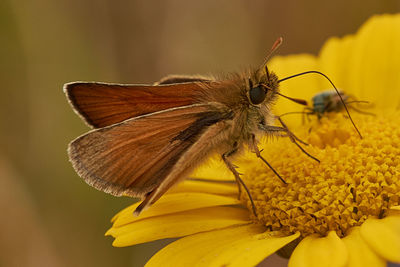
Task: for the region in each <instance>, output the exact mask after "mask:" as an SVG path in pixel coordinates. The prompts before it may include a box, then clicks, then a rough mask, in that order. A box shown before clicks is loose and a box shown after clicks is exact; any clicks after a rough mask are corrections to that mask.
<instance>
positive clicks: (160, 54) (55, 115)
mask: <svg viewBox="0 0 400 267" xmlns="http://www.w3.org/2000/svg"><path fill="white" fill-rule="evenodd" d="M398 11H400V4H399V1H398V0H383V1H373V0H367V1H362V2H359V1H345V0H338V1H329V2H327V1H317V0H313V1H311V0H310V1H260V0H256V1H239V0H229V1H228V0H223V1H212V0H205V1H183V0H167V1H151V2H150V1H137V0H135V1H112V0H98V1H94V0H90V1H89V0H88V1H79V0H58V1H51V0H37V1H27V0H20V1H15V0H3V1H1V2H0V30H1V35H0V47H1V49H0V58H1V64H0V67H1V71H0V81H1V83H2V86H1V89H0V90H1V91H0V93H1V97H0V121H1V124H0V136H1V138H0V175H2V176H3V177H1V178H0V179H4V181H6V180H7V179H8V181H9V182H10V183H6V184H7V188H5V189H6V190H8V193H9V194H3V195H2V197H0V201H1V202H0V204H1V207H8V209H6V211H7V210H8V211H9V212H10V210H13V212H10V213H6V214H3V216H4V217H6V218H8V219H7V220H2V222H1V223H0V228H3V229H14V228H15V229H14V230H12V231H15V233H13V235H6V234H5V233H4V231H3V232H1V231H0V238H1V239H0V245H1V246H0V248H3V249H1V250H0V265H4V266H10V264H12V263H13V261H12V260H10V259H12V258H13V257H16V258H18V259H19V262H20V263H21V262H22V263H24V264H23V265H24V266H36V265H40V266H46V265H49V266H50V265H51V266H54V265H60V266H142V265H143V263H144V261H145V259H146V258H147V257H149V256H150V255H151V253H154V249H155V248H157V247H160V246H161V245H162V244H161V243H159V242H154V243H150V244H144V245H139V246H135V247H130V248H113V247H112V246H111V239H110V238H105V237H104V236H103V233H104V232H105V231H106V230H107V228H108V227H109V226H110V223H109V219H110V218H111V217H112V216H113V214H115V213H116V212H117V211H118V210H120V209H122V208H123V207H125V206H127V205H128V204H129V203H132V202H133V200H131V199H128V198H115V197H112V196H109V195H106V194H104V193H102V192H98V191H96V190H94V189H92V188H90V187H89V186H87V185H86V184H85V183H84V182H83V181H82V180H81V179H80V178H79V177H78V176H77V175H76V174H75V172H74V171H73V170H72V168H71V166H70V164H69V162H68V158H67V155H66V147H67V144H68V142H69V141H71V140H72V139H74V138H75V137H77V136H78V135H80V134H82V133H84V132H85V131H87V130H88V128H87V127H86V126H85V125H84V123H83V122H82V121H80V119H79V118H78V117H77V116H76V115H75V114H74V113H73V111H72V110H71V108H70V106H69V104H68V103H67V101H66V99H65V96H64V94H63V92H62V86H63V84H64V83H66V82H70V81H76V80H86V81H109V82H118V83H151V82H153V81H156V80H158V79H160V78H161V77H162V76H164V75H166V74H170V73H175V74H191V73H204V74H207V73H213V72H219V71H227V72H229V71H235V70H240V69H241V68H242V67H243V66H248V65H257V64H259V63H260V62H261V61H262V59H263V57H264V56H265V53H266V52H267V51H268V50H269V48H270V46H271V45H272V43H273V42H274V41H275V39H276V38H277V37H278V36H283V37H284V39H285V42H284V45H283V46H282V47H281V48H280V50H279V52H278V53H279V54H289V53H302V52H308V53H317V52H318V50H319V48H320V47H321V45H322V44H323V42H324V41H325V40H326V39H327V38H328V37H330V36H342V35H345V34H349V33H353V32H355V31H356V30H357V28H358V27H359V26H360V25H361V24H362V23H363V22H364V21H365V20H366V19H367V18H368V17H369V16H371V15H372V14H378V13H385V12H388V13H394V12H398ZM1 168H3V171H2V169H1ZM5 169H12V170H13V171H11V172H9V171H4V170H5ZM10 173H14V174H10ZM3 190H4V189H3ZM17 192H18V193H17ZM11 196H13V197H11ZM19 196H21V197H19ZM27 209H28V210H30V212H27V211H26V210H27ZM22 222H23V223H22ZM2 224H4V225H2ZM26 224H28V225H31V226H32V227H30V228H32V230H29V231H31V232H32V231H33V232H35V233H36V234H37V235H40V236H41V237H42V238H40V239H38V240H41V241H40V242H42V243H43V244H37V247H36V248H35V249H36V250H34V249H33V248H31V247H29V246H24V247H21V246H18V243H16V244H14V243H15V242H14V241H15V240H21V242H23V240H24V238H27V239H30V238H31V237H30V235H27V234H26V231H28V230H27V228H26ZM10 225H12V226H13V227H11V228H7V226H10ZM22 228H23V229H25V231H19V230H18V229H22ZM10 231H11V230H10ZM10 236H11V237H10ZM10 238H12V239H13V240H9V239H10ZM35 240H36V239H35ZM27 243H29V242H27ZM40 245H43V250H46V253H43V255H47V256H41V257H39V262H40V260H42V262H41V264H38V262H37V261H32V260H30V259H31V258H30V257H29V255H30V254H32V253H33V251H36V252H35V255H41V254H40V252H38V250H40V248H42V246H40ZM13 246H15V247H13ZM33 246H34V245H33ZM48 248H51V249H48ZM10 253H11V254H10ZM2 254H3V255H2ZM6 254H7V257H5V256H6ZM47 257H48V258H47ZM50 259H51V260H50ZM14 263H15V262H14Z"/></svg>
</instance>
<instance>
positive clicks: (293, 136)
mask: <svg viewBox="0 0 400 267" xmlns="http://www.w3.org/2000/svg"><path fill="white" fill-rule="evenodd" d="M278 120H279V122H280V124H281V125H282V127H283V129H284V131H286V132H287V133H288V136H289V138H290V140H291V141H292V142H293V143H294V144H295V145H296V146H297V147H298V148H299V149H300V150H301V151H302V152H303V153H304V154H306V155H307V156H309V157H310V158H312V159H313V160H315V161H317V162H318V163H320V161H319V159H317V158H316V157H314V156H312V155H311V154H309V153H308V152H307V151H305V150H304V148H302V147H301V146H300V145H299V144H298V143H297V142H296V141H298V142H300V143H302V144H303V145H308V144H307V143H305V142H303V141H302V140H300V139H299V138H298V137H296V136H295V135H294V134H293V133H292V132H291V131H290V130H289V128H288V127H287V126H286V124H285V123H284V122H283V120H282V119H281V118H279V117H278Z"/></svg>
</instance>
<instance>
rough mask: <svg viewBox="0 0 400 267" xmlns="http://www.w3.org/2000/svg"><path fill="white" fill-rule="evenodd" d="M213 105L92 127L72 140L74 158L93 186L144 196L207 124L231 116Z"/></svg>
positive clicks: (70, 151)
mask: <svg viewBox="0 0 400 267" xmlns="http://www.w3.org/2000/svg"><path fill="white" fill-rule="evenodd" d="M209 108H210V107H209V106H207V105H200V104H197V105H191V106H185V107H178V108H172V109H168V110H165V111H161V112H155V113H152V114H148V115H143V116H139V117H135V118H132V119H129V120H126V121H124V122H122V123H118V124H114V125H111V126H108V127H105V128H101V129H95V130H92V131H91V132H89V133H87V134H85V135H83V136H80V137H78V138H77V139H75V140H74V141H72V142H71V144H70V146H69V156H70V160H71V162H72V164H73V166H74V168H75V170H76V171H77V172H78V174H79V175H80V176H81V177H82V178H83V179H84V180H85V181H86V182H87V183H88V184H90V185H92V186H94V187H95V188H97V189H99V190H102V191H104V192H107V193H110V194H113V195H118V196H119V195H130V196H134V197H143V196H144V195H145V194H146V193H148V192H150V191H152V190H153V189H154V188H156V187H157V186H158V185H159V184H160V183H161V182H162V181H163V179H164V178H165V177H166V176H167V175H168V174H169V173H170V172H171V170H172V168H173V167H174V165H175V163H176V162H177V161H178V160H179V158H180V157H181V156H182V155H183V153H184V152H185V151H187V149H188V148H190V146H192V145H193V144H194V143H195V142H196V139H197V138H198V137H199V136H200V135H201V133H202V132H204V130H205V129H206V128H207V127H209V126H210V125H213V124H214V123H216V122H218V121H221V120H223V119H227V118H228V117H229V116H231V115H229V114H223V113H220V112H217V111H210V109H209ZM228 115H229V116H228Z"/></svg>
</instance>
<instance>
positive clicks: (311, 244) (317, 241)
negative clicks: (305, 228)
mask: <svg viewBox="0 0 400 267" xmlns="http://www.w3.org/2000/svg"><path fill="white" fill-rule="evenodd" d="M347 260H348V252H347V249H346V246H345V245H344V243H343V241H342V240H341V239H340V238H339V237H338V236H337V234H336V232H330V233H329V234H328V236H326V237H322V238H320V237H316V236H308V237H306V238H304V239H303V240H302V241H301V242H300V244H299V245H298V246H297V247H296V248H295V250H294V251H293V254H292V256H291V257H290V259H289V267H314V266H318V267H321V266H332V267H339V266H345V265H346V263H347Z"/></svg>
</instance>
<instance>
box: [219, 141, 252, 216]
mask: <svg viewBox="0 0 400 267" xmlns="http://www.w3.org/2000/svg"><path fill="white" fill-rule="evenodd" d="M237 150H238V148H237V144H236V143H235V145H234V147H233V149H232V150H230V151H228V152H225V153H224V154H222V160H223V161H224V163H225V165H226V166H227V167H228V169H229V170H230V171H231V172H232V173H233V175H234V176H235V179H236V183H237V185H238V190H239V198H240V195H241V191H242V190H241V187H240V185H242V186H243V188H244V190H245V191H246V193H247V195H248V196H249V199H250V202H251V206H252V208H253V213H254V216H256V217H257V211H256V206H255V204H254V201H253V198H252V196H251V194H250V191H249V189H248V188H247V186H246V184H245V183H244V182H243V180H242V178H240V173H239V172H238V171H237V170H236V166H235V165H233V163H232V162H231V161H230V160H229V159H228V157H230V156H232V155H233V154H235V153H236V152H237Z"/></svg>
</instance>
